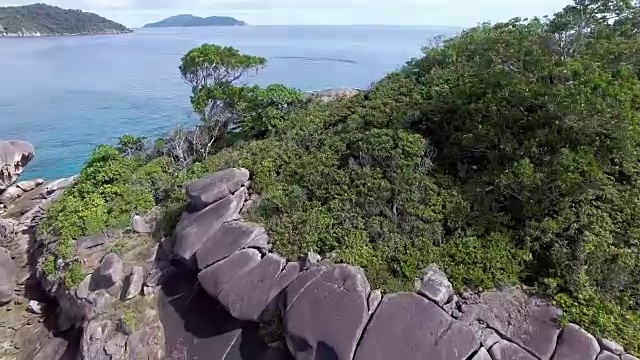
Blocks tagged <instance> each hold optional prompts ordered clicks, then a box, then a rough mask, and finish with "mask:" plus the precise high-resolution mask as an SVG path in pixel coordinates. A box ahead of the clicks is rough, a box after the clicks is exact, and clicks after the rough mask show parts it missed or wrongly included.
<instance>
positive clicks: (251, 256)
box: [198, 249, 262, 298]
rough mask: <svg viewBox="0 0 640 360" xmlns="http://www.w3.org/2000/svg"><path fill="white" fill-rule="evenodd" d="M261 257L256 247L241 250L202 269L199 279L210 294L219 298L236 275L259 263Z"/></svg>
mask: <svg viewBox="0 0 640 360" xmlns="http://www.w3.org/2000/svg"><path fill="white" fill-rule="evenodd" d="M261 259H262V257H261V255H260V252H259V251H258V250H256V249H244V250H240V251H238V252H237V253H235V254H233V255H231V256H229V257H228V258H226V259H224V260H222V261H220V262H218V263H216V264H214V265H212V266H210V267H208V268H207V269H206V270H203V271H201V272H200V273H199V274H198V280H199V281H200V285H202V288H203V289H204V290H205V291H206V292H207V293H208V294H209V295H211V296H213V297H214V298H217V297H218V295H219V294H220V293H221V292H222V290H224V289H225V288H226V287H227V286H229V284H231V282H232V281H233V279H234V278H235V277H236V276H238V275H240V274H242V273H243V272H245V271H247V270H249V269H251V268H253V267H254V266H256V265H258V263H260V260H261Z"/></svg>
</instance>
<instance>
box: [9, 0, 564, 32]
mask: <svg viewBox="0 0 640 360" xmlns="http://www.w3.org/2000/svg"><path fill="white" fill-rule="evenodd" d="M41 1H42V0H41ZM45 1H46V0H45ZM32 2H34V0H31V1H29V0H9V1H7V2H4V3H3V2H0V4H2V5H5V6H10V5H24V4H28V3H32ZM43 2H44V1H43ZM46 2H47V3H48V4H50V5H58V6H61V7H65V8H73V9H82V10H85V11H91V12H96V13H98V14H100V15H103V16H105V17H108V18H110V19H112V20H115V21H118V22H121V23H123V24H125V25H127V26H130V27H138V26H142V25H143V24H145V23H148V22H152V21H157V20H161V19H163V18H165V17H168V16H171V15H176V14H182V13H191V14H194V15H199V16H211V15H229V16H234V17H236V18H238V19H241V20H244V21H247V22H248V23H250V24H254V25H258V24H393V25H452V26H472V25H475V24H476V23H478V22H482V21H501V20H508V19H510V18H513V17H516V16H520V17H533V16H542V15H546V14H552V13H554V12H556V11H558V10H560V9H561V8H562V7H563V6H564V5H566V4H568V3H569V2H570V1H565V0H536V1H515V0H48V1H46Z"/></svg>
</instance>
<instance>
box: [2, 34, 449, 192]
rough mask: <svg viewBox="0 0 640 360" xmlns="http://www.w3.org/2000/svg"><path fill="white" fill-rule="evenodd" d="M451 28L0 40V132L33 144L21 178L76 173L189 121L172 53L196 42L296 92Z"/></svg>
mask: <svg viewBox="0 0 640 360" xmlns="http://www.w3.org/2000/svg"><path fill="white" fill-rule="evenodd" d="M456 31H457V29H453V28H441V27H390V26H247V27H203V28H164V29H141V30H136V31H135V32H134V33H132V34H124V35H107V36H87V37H51V38H21V39H16V38H8V39H4V38H1V39H0V139H22V140H27V141H29V142H31V143H32V144H34V146H35V148H36V158H35V160H34V161H32V162H31V164H30V165H29V166H28V167H27V171H25V173H24V175H23V178H32V177H42V178H45V179H53V178H58V177H63V176H70V175H73V174H75V173H77V172H78V171H79V170H80V169H81V167H82V165H83V163H84V162H85V161H86V159H87V156H88V155H89V154H90V153H91V151H92V150H93V148H94V147H95V146H96V145H98V144H102V143H109V144H113V143H115V142H116V140H117V138H118V137H119V136H121V135H124V134H134V135H138V136H147V137H148V138H155V137H158V136H161V135H163V134H164V133H166V132H167V131H168V130H169V129H170V128H172V127H174V126H176V125H178V124H189V123H193V122H194V121H196V119H195V117H194V116H193V114H192V111H191V108H190V103H189V86H187V85H186V84H185V83H184V82H183V81H182V79H181V78H180V74H179V71H178V65H179V63H180V58H181V56H182V55H183V54H184V53H185V52H187V51H188V50H189V49H191V48H194V47H197V46H199V45H201V44H202V43H207V42H208V43H215V44H220V45H232V46H234V47H236V48H238V49H239V50H240V51H242V52H245V53H248V54H252V55H260V56H263V57H266V58H267V59H268V66H267V67H266V69H264V70H263V71H262V72H261V73H260V74H258V75H257V76H255V77H253V78H252V79H251V80H250V82H252V83H256V84H260V85H266V84H270V83H282V84H286V85H288V86H292V87H295V88H298V89H301V90H304V91H309V90H320V89H325V88H335V87H358V88H366V87H368V86H370V85H371V84H372V83H373V82H375V81H376V80H378V79H379V78H381V77H383V76H384V75H385V74H386V73H388V72H390V71H393V70H395V69H397V68H398V67H400V66H402V65H403V64H404V63H405V62H406V61H407V60H409V59H410V58H412V57H416V56H419V55H420V54H421V47H422V46H423V45H425V44H426V43H427V42H428V41H429V40H430V39H431V38H432V37H433V36H435V35H440V34H443V35H451V34H453V33H455V32H456Z"/></svg>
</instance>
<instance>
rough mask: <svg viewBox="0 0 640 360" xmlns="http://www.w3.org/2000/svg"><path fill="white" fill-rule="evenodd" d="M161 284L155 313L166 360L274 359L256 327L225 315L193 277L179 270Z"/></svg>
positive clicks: (226, 313)
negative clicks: (161, 327)
mask: <svg viewBox="0 0 640 360" xmlns="http://www.w3.org/2000/svg"><path fill="white" fill-rule="evenodd" d="M163 284H164V285H163V286H162V291H161V292H160V295H159V296H160V298H159V311H160V317H161V320H162V324H163V326H164V331H165V339H166V350H167V358H168V359H172V360H173V359H176V360H177V359H180V360H187V359H211V360H223V359H225V360H231V359H233V360H262V359H267V358H269V359H275V358H274V357H273V354H274V352H273V351H269V350H270V349H269V347H268V346H267V344H266V343H265V342H264V340H263V339H262V338H261V337H260V336H259V331H258V324H257V323H251V322H241V321H239V320H237V319H234V318H233V317H232V316H231V315H229V313H228V312H227V311H226V310H225V309H224V308H223V307H222V306H221V305H220V304H219V303H218V302H217V301H216V300H214V299H213V298H211V297H210V296H209V295H208V294H206V293H205V292H204V291H203V290H202V289H201V288H200V286H199V284H198V282H197V277H196V274H195V273H193V272H191V271H189V270H186V269H184V268H182V267H181V268H179V270H178V271H177V272H175V273H174V274H172V275H171V276H170V277H169V278H167V279H166V281H164V283H163ZM288 358H290V357H279V359H282V360H284V359H288Z"/></svg>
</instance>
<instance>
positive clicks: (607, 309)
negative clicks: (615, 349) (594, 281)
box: [555, 279, 640, 354]
mask: <svg viewBox="0 0 640 360" xmlns="http://www.w3.org/2000/svg"><path fill="white" fill-rule="evenodd" d="M583 280H586V279H583ZM582 285H583V287H582V288H581V290H580V291H579V292H578V294H577V295H568V294H566V293H560V294H558V295H557V296H556V297H555V302H556V304H557V305H558V306H559V307H561V308H562V309H563V310H564V313H563V315H562V318H561V323H562V324H567V323H569V322H572V323H577V324H581V325H582V326H584V327H586V328H587V329H589V331H590V332H591V333H592V334H594V335H596V336H598V337H603V338H606V339H615V340H616V341H618V342H619V343H621V344H624V347H625V350H626V351H627V352H631V353H635V354H640V314H638V312H637V311H633V310H630V309H632V308H633V307H634V305H633V304H632V303H633V300H632V299H630V298H628V297H617V298H609V297H607V296H603V295H602V294H599V293H598V292H597V291H596V290H595V289H594V288H592V287H590V286H589V285H588V284H587V283H586V281H585V282H583V284H582Z"/></svg>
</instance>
